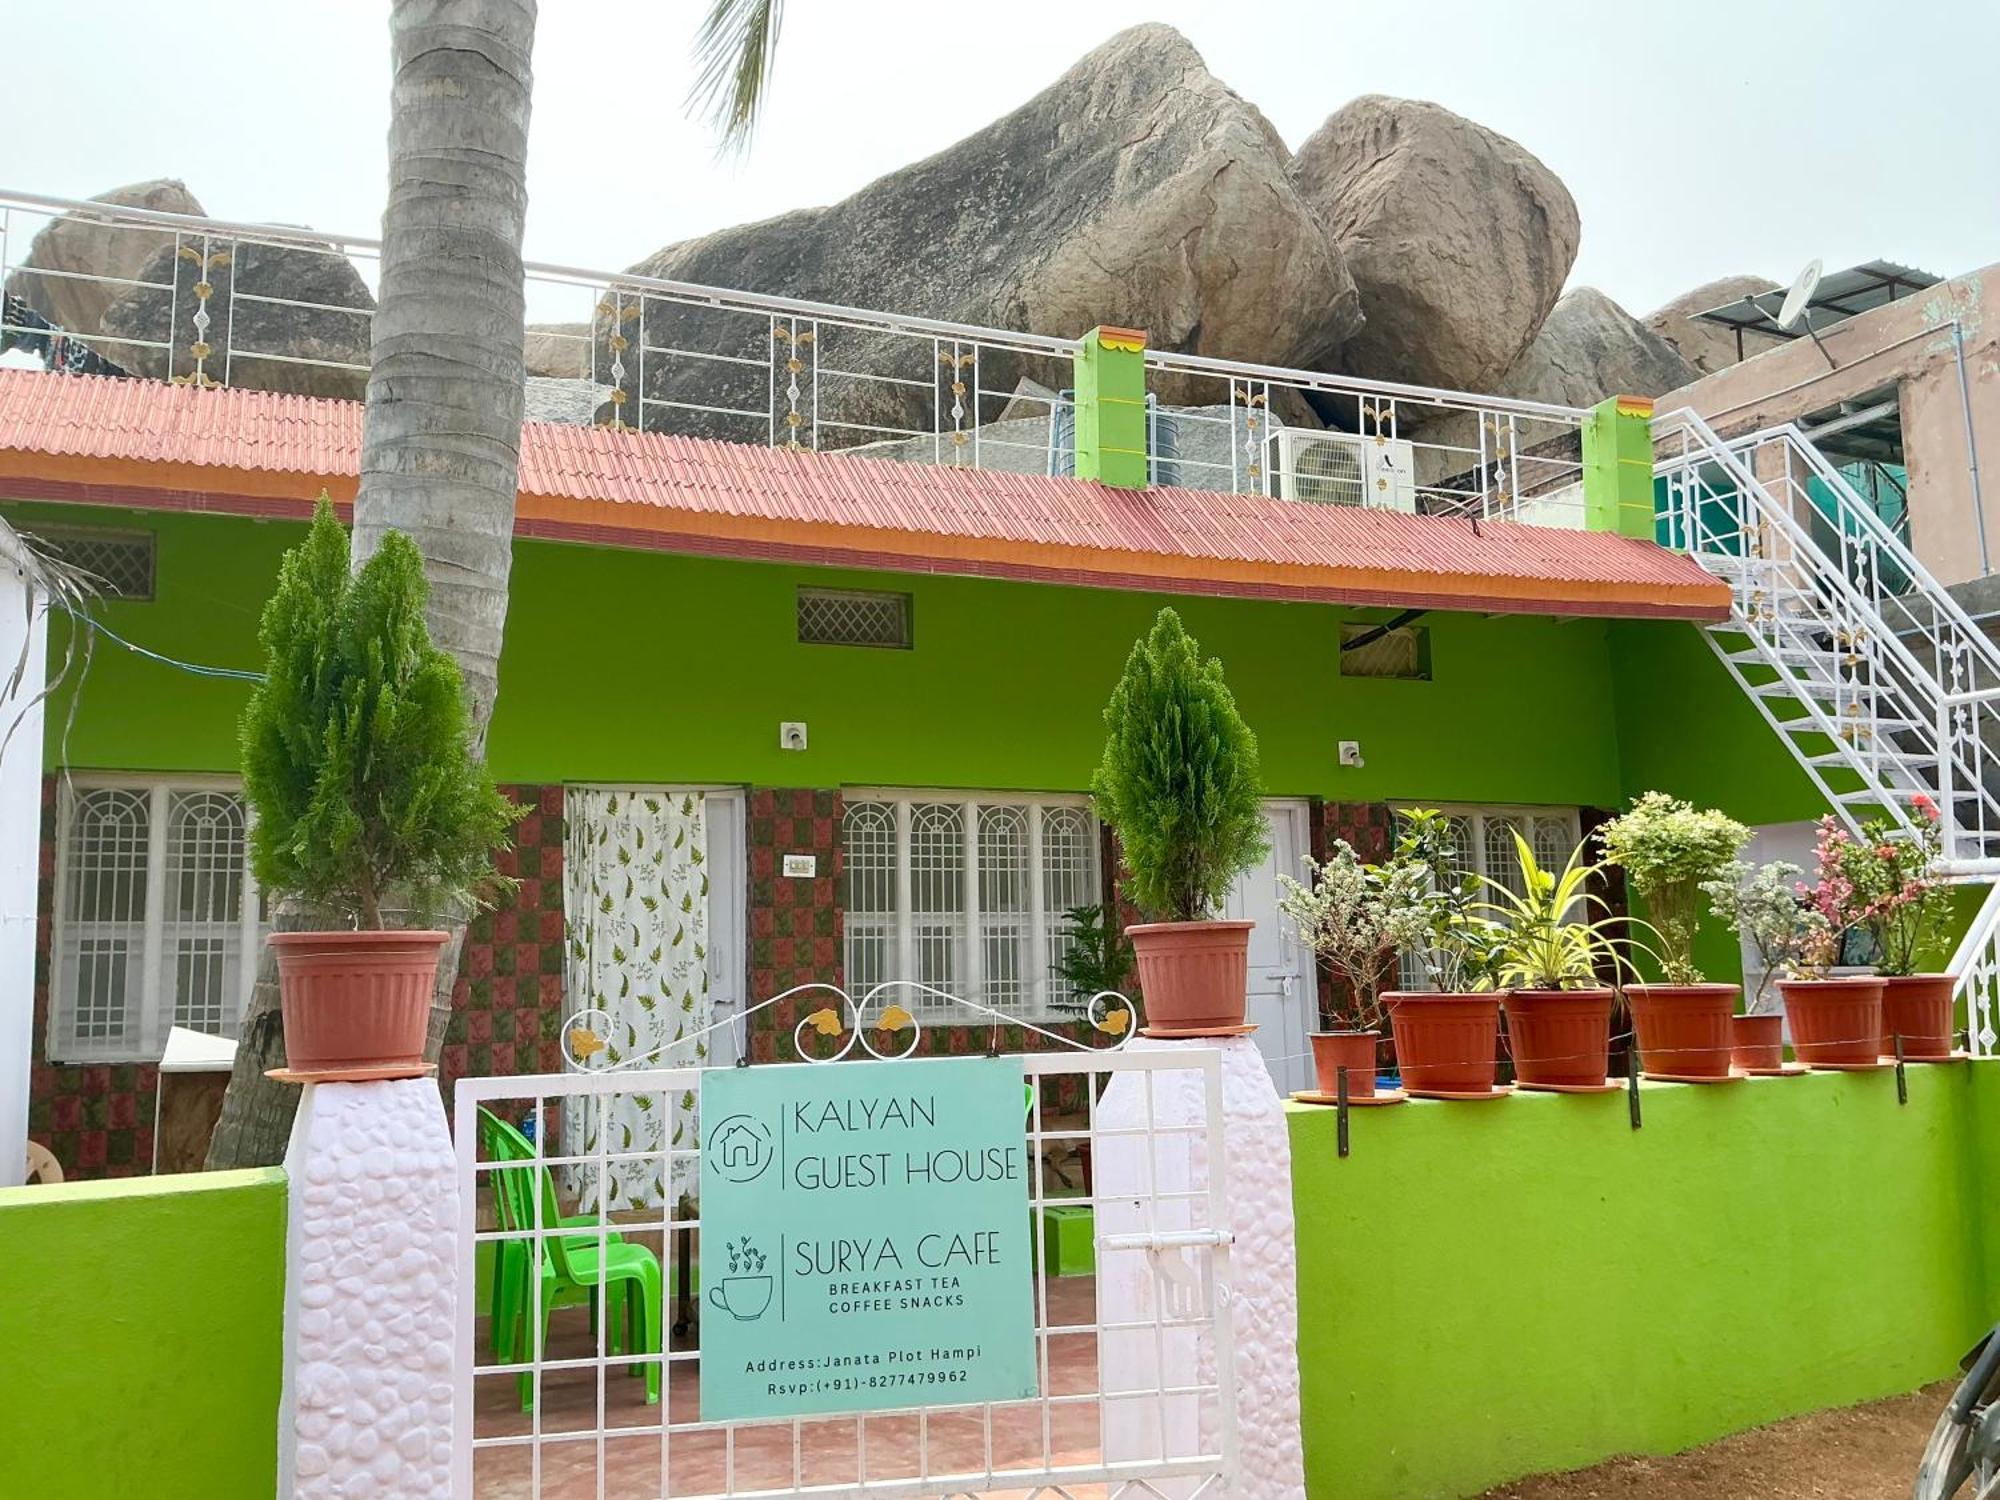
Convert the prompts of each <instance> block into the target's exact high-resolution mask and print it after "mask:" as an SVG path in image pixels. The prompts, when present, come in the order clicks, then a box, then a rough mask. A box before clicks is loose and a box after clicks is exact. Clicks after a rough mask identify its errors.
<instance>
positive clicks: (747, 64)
mask: <svg viewBox="0 0 2000 1500" xmlns="http://www.w3.org/2000/svg"><path fill="white" fill-rule="evenodd" d="M784 18H785V0H710V4H709V8H708V15H707V17H706V18H705V19H704V20H703V21H702V23H701V29H700V30H699V31H698V32H696V33H695V39H694V61H695V79H694V84H693V86H692V87H691V88H689V90H688V97H687V110H688V113H689V114H699V115H703V116H705V117H706V118H707V120H708V123H709V124H710V125H711V126H712V127H713V128H714V129H715V131H716V134H717V136H718V138H719V140H718V149H720V150H722V151H724V152H730V151H741V150H742V149H743V148H744V147H746V146H748V145H749V144H750V137H751V136H752V135H753V134H755V132H756V129H757V117H758V115H759V113H760V112H761V111H762V109H763V105H764V96H765V92H766V90H767V89H768V88H769V85H770V81H771V72H772V68H773V67H774V66H775V64H776V61H777V54H778V31H779V28H780V27H781V26H782V25H783V24H784Z"/></svg>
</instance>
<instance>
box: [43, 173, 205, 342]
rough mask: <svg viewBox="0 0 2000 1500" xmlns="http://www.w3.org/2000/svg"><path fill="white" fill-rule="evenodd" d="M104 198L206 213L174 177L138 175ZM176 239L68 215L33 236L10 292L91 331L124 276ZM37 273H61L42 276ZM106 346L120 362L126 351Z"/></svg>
mask: <svg viewBox="0 0 2000 1500" xmlns="http://www.w3.org/2000/svg"><path fill="white" fill-rule="evenodd" d="M95 201H96V202H99V203H108V204H113V205H116V206H117V207H119V208H144V209H152V210H155V211H158V212H162V213H175V214H200V213H201V211H202V207H201V205H200V204H199V203H197V202H196V201H195V197H194V194H192V193H190V192H189V191H188V190H187V184H186V183H184V182H180V181H178V180H176V179H173V178H166V177H162V178H156V179H154V180H153V181H151V182H135V183H131V184H130V185H128V186H126V187H119V188H113V189H111V191H110V192H108V193H99V194H98V195H97V197H96V199H95ZM173 242H174V232H173V231H172V230H171V229H141V228H113V227H111V226H110V225H108V224H104V223H101V222H99V221H96V220H94V219H90V218H87V217H83V218H79V217H78V216H77V215H76V214H64V215H63V216H62V217H61V218H59V219H54V220H51V221H50V223H49V224H48V225H47V226H46V227H45V228H44V229H43V230H42V232H41V233H40V234H38V235H36V236H35V239H34V243H33V244H31V245H29V246H28V253H27V255H26V256H25V257H24V258H23V259H22V260H21V262H20V269H18V270H16V271H15V272H14V274H13V275H11V276H9V277H8V278H7V286H6V290H7V293H8V295H9V296H14V297H19V298H20V299H21V300H22V301H23V302H25V303H27V304H28V306H29V307H31V308H33V309H34V310H35V311H36V312H38V313H40V314H41V315H42V316H43V317H44V318H47V319H48V320H49V321H50V322H51V323H53V324H55V325H56V327H58V328H61V329H63V330H64V331H66V332H68V333H73V334H76V335H77V336H79V337H82V338H88V337H90V336H91V335H92V334H94V333H96V332H97V331H98V329H99V327H100V326H101V322H102V319H103V317H104V313H105V310H106V309H107V308H109V307H110V306H111V304H112V303H114V302H116V301H117V300H118V299H119V298H120V297H122V296H124V295H125V294H126V292H127V288H126V287H125V286H123V285H121V284H120V283H121V282H126V281H131V280H134V279H137V278H138V277H140V276H141V275H142V273H144V271H145V270H146V267H147V266H148V265H149V264H150V263H151V262H152V261H153V260H154V259H155V258H156V257H157V256H158V255H159V253H160V251H161V250H162V249H163V248H168V249H170V248H171V247H172V245H173ZM37 272H53V273H55V274H42V275H38V274H37ZM101 352H103V353H104V354H105V355H106V357H107V358H109V359H111V360H113V361H114V362H115V363H118V364H125V363H126V361H125V360H123V359H120V358H119V357H118V356H119V353H120V352H121V351H119V350H117V349H113V348H109V347H107V348H106V349H105V350H103V351H101Z"/></svg>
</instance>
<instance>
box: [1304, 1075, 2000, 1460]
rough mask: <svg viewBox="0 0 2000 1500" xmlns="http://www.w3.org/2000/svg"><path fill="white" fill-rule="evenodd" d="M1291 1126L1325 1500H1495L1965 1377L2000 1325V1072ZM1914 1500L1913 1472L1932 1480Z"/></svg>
mask: <svg viewBox="0 0 2000 1500" xmlns="http://www.w3.org/2000/svg"><path fill="white" fill-rule="evenodd" d="M1909 1084H1910V1102H1909V1104H1908V1105H1907V1106H1906V1107H1899V1106H1898V1105H1897V1102H1896V1084H1895V1078H1894V1076H1893V1074H1891V1073H1880V1074H1872V1075H1866V1076H1861V1075H1834V1074H1814V1075H1811V1076H1808V1077H1802V1078H1790V1079H1757V1080H1750V1081H1747V1082H1742V1083H1737V1084H1732V1085H1727V1086H1722V1087H1711V1088H1703V1087H1698V1086H1690V1085H1678V1084H1657V1085H1646V1086H1645V1087H1644V1088H1643V1104H1644V1121H1645V1123H1644V1128H1643V1129H1640V1130H1637V1131H1634V1130H1632V1129H1631V1128H1630V1126H1629V1123H1628V1117H1627V1110H1626V1101H1625V1099H1624V1097H1623V1096H1622V1095H1616V1094H1614V1095H1605V1096H1597V1097H1556V1096H1551V1095H1536V1094H1516V1095H1515V1096H1513V1097H1511V1098H1508V1099H1506V1100H1504V1101H1499V1102H1496V1103H1490V1104H1436V1103H1427V1102H1424V1101H1413V1102H1411V1103H1409V1104H1405V1105H1402V1106H1400V1107H1398V1108H1395V1109H1381V1110H1365V1111H1356V1112H1355V1115H1354V1120H1353V1154H1352V1155H1351V1156H1350V1157H1348V1158H1347V1159H1346V1160H1342V1159H1340V1157H1339V1156H1338V1154H1337V1153H1336V1151H1335V1141H1334V1131H1335V1119H1334V1114H1333V1111H1331V1110H1323V1109H1322V1110H1314V1109H1311V1108H1308V1107H1304V1106H1292V1107H1291V1112H1290V1116H1289V1118H1290V1124H1291V1133H1292V1171H1293V1198H1294V1202H1295V1205H1296V1209H1297V1215H1298V1254H1299V1273H1298V1274H1299V1348H1300V1365H1301V1400H1302V1406H1303V1414H1304V1419H1305V1442H1306V1471H1307V1488H1308V1491H1309V1492H1310V1493H1312V1494H1314V1495H1339V1496H1342V1497H1344V1500H1372V1497H1382V1500H1388V1497H1395V1500H1420V1497H1431V1496H1439V1497H1442V1496H1463V1495H1472V1494H1477V1493H1478V1492H1480V1491H1481V1490H1484V1489H1486V1488H1488V1487H1490V1486H1492V1485H1495V1484H1499V1483H1502V1482H1504V1481H1506V1480H1508V1479H1512V1478H1514V1477H1517V1476H1519V1475H1522V1474H1527V1473H1534V1472H1540V1471H1546V1470H1560V1469H1568V1468H1576V1467H1581V1466H1584V1465H1588V1464H1591V1463H1595V1462H1598V1461H1600V1460H1602V1459H1605V1458H1608V1457H1611V1456H1613V1455H1616V1454H1621V1453H1668V1452H1674V1451H1677V1450H1679V1449H1683V1448H1687V1447H1691V1446H1694V1445H1697V1444H1700V1443H1704V1442H1707V1441H1709V1440H1711V1439H1714V1438H1716V1437H1720V1436H1722V1435H1724V1434H1726V1433H1730V1432H1734V1431H1738V1430H1740V1429H1742V1428H1746V1427H1752V1426H1756V1425H1759V1424H1761V1423H1765V1422H1771V1421H1775V1420H1778V1419H1779V1418H1783V1417H1787V1416H1792V1415H1795V1414H1797V1413H1800V1412H1805V1411H1810V1410H1814V1409H1816V1408H1821V1407H1828V1406H1838V1405H1845V1404H1850V1403H1854V1402H1859V1401H1865V1400H1869V1399H1872V1398H1875V1397H1880V1396H1886V1395H1890V1394H1893V1393H1896V1392H1900V1391H1906V1390H1910V1389H1913V1388H1914V1387H1916V1386H1918V1385H1921V1384H1923V1383H1925V1382H1927V1381H1931V1380H1935V1379H1938V1378H1940V1377H1943V1376H1946V1375H1949V1374H1951V1373H1952V1372H1953V1370H1954V1368H1955V1366H1956V1362H1957V1360H1958V1358H1959V1357H1960V1356H1961V1355H1962V1354H1963V1353H1964V1351H1965V1350H1966V1349H1967V1348H1968V1347H1970V1345H1971V1343H1972V1342H1973V1340H1974V1339H1975V1338H1977V1336H1978V1335H1979V1333H1980V1332H1981V1331H1983V1330H1984V1329H1985V1328H1986V1327H1987V1326H1989V1325H1990V1324H1991V1322H1992V1320H1993V1319H1994V1318H1995V1317H1996V1316H2000V1213H1996V1211H1995V1208H1994V1206H1993V1205H1994V1198H1995V1195H1994V1194H1993V1191H1992V1182H1993V1180H1994V1175H1995V1173H1996V1172H2000V1064H1984V1065H1978V1066H1974V1065H1969V1064H1963V1065H1954V1066H1948V1067H1934V1068H1920V1067H1913V1068H1911V1069H1910V1070H1909ZM1912 1471H1913V1473H1914V1455H1913V1456H1912Z"/></svg>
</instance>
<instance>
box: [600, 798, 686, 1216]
mask: <svg viewBox="0 0 2000 1500" xmlns="http://www.w3.org/2000/svg"><path fill="white" fill-rule="evenodd" d="M564 814H565V822H566V825H567V844H566V848H565V850H564V855H565V860H564V881H563V926H564V937H565V940H566V942H565V946H566V950H567V952H566V977H567V988H568V997H569V1008H570V1010H572V1011H576V1010H584V1009H590V1010H596V1011H600V1012H602V1013H603V1015H604V1016H606V1017H608V1018H609V1021H608V1024H606V1023H605V1022H604V1021H600V1022H599V1023H598V1025H597V1029H598V1031H599V1032H600V1040H601V1041H602V1042H603V1043H604V1046H603V1049H602V1050H601V1051H599V1052H597V1053H596V1054H595V1055H594V1056H592V1057H591V1058H590V1060H589V1062H588V1064H587V1066H590V1067H607V1066H610V1065H612V1064H615V1063H619V1062H622V1061H625V1060H627V1059H639V1058H645V1057H651V1056H654V1055H655V1054H659V1056H658V1060H657V1062H656V1063H653V1064H647V1063H639V1062H636V1061H635V1062H634V1066H635V1067H646V1066H660V1067H675V1066H694V1065H698V1064H700V1063H701V1062H702V1061H704V1060H706V1058H707V1056H708V1044H707V1043H706V1042H705V1041H699V1040H697V1041H693V1042H690V1043H688V1044H687V1045H685V1046H680V1047H674V1046H673V1044H674V1043H676V1042H679V1041H681V1040H682V1039H683V1038H687V1037H692V1036H694V1035H695V1033H697V1032H699V1031H701V1030H703V1029H704V1028H705V1027H707V1026H708V1024H709V1023H710V1021H711V1020H713V1019H714V1017H713V1012H712V1009H711V1006H710V1003H709V994H708V825H707V820H706V817H705V816H704V810H703V802H702V798H701V796H700V794H699V793H692V792H619V791H599V790H587V789H572V790H571V791H570V792H568V793H567V794H566V796H565V799H564ZM666 1048H672V1050H671V1051H666V1052H663V1050H662V1049H666ZM694 1102H695V1101H694V1095H693V1093H692V1092H683V1093H682V1094H680V1095H679V1096H678V1097H670V1098H663V1097H661V1096H660V1095H657V1094H647V1093H630V1094H624V1093H621V1094H612V1095H605V1096H602V1097H601V1098H598V1099H581V1098H579V1099H572V1100H570V1101H569V1102H568V1103H567V1104H566V1105H565V1107H564V1111H563V1148H562V1154H563V1155H565V1156H581V1155H586V1154H588V1153H590V1152H593V1151H595V1150H597V1149H598V1143H599V1141H600V1139H601V1140H602V1141H603V1142H604V1149H605V1150H607V1151H609V1152H623V1151H646V1152H651V1151H662V1150H665V1149H667V1148H668V1147H669V1146H671V1147H674V1148H678V1149H692V1148H693V1146H694V1144H695V1116H694ZM697 1166H698V1163H697V1162H696V1160H695V1159H694V1158H693V1157H688V1158H687V1159H685V1160H682V1161H676V1162H675V1163H674V1170H673V1183H674V1188H675V1191H676V1194H677V1195H678V1194H681V1193H688V1192H692V1191H693V1190H694V1185H695V1183H696V1182H697V1181H698V1177H697ZM662 1175H663V1174H662V1172H661V1170H660V1163H659V1162H657V1161H633V1162H613V1163H611V1164H610V1165H609V1167H608V1168H607V1180H608V1184H609V1189H608V1202H609V1206H610V1208H611V1209H613V1210H617V1209H624V1208H651V1207H657V1206H658V1205H659V1203H660V1201H661V1179H662ZM565 1177H566V1186H567V1187H568V1189H569V1191H570V1192H572V1193H574V1194H575V1195H576V1196H577V1198H578V1200H579V1202H580V1204H581V1209H582V1211H583V1212H585V1213H594V1212H595V1211H596V1209H597V1192H596V1170H595V1168H592V1167H583V1166H578V1167H570V1168H567V1169H565Z"/></svg>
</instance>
